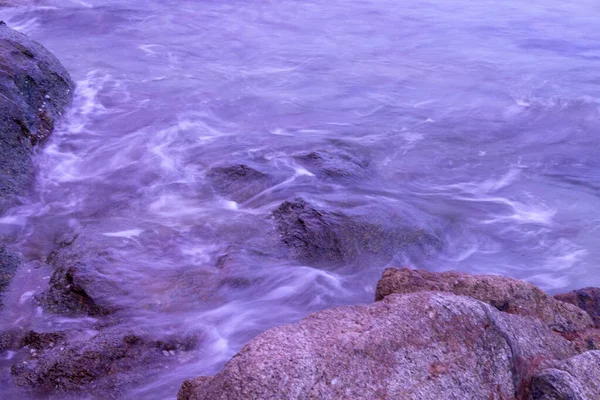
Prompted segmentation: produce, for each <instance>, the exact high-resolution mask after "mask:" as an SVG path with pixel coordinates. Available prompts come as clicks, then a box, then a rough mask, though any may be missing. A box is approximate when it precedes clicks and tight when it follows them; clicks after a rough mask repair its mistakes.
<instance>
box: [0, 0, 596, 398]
mask: <svg viewBox="0 0 600 400" xmlns="http://www.w3.org/2000/svg"><path fill="white" fill-rule="evenodd" d="M0 19H3V20H5V21H6V22H7V23H8V24H9V25H10V26H12V27H14V28H17V29H19V30H21V31H23V32H25V33H27V34H28V35H30V36H31V37H32V38H34V39H36V40H38V41H40V42H42V43H43V44H44V45H45V46H46V47H48V48H49V49H50V50H51V51H52V52H54V54H56V55H57V56H58V57H59V58H60V59H61V61H62V62H63V64H64V65H65V66H66V67H67V69H68V70H69V71H70V72H71V74H72V76H73V78H74V80H75V81H76V82H77V92H76V97H75V101H74V105H73V107H72V109H71V110H70V112H69V114H68V115H67V116H66V117H65V119H64V121H63V122H62V124H61V125H60V126H59V127H58V128H57V131H56V132H55V133H54V135H53V137H52V138H51V140H50V141H49V142H48V143H47V145H46V146H45V147H44V148H43V149H42V150H41V151H40V152H39V154H38V155H37V162H38V165H39V175H38V179H37V183H36V189H37V190H36V194H35V195H34V196H32V197H31V198H26V199H23V205H20V206H18V207H15V208H13V209H11V210H9V211H8V212H7V213H6V214H5V215H4V216H2V217H1V219H0V232H1V233H2V234H3V235H4V237H5V239H6V240H9V241H11V242H13V243H14V245H13V248H14V249H16V250H17V251H20V252H21V253H23V255H24V256H25V258H26V260H27V261H28V263H27V264H26V266H25V267H24V268H22V269H21V271H19V275H18V276H17V278H16V279H15V281H14V283H13V285H12V287H11V289H10V291H9V293H8V297H7V304H9V305H10V307H7V310H5V311H4V312H3V314H2V315H1V316H0V318H1V319H2V321H3V323H4V324H6V325H8V326H11V327H18V328H21V329H28V328H29V329H30V328H36V329H45V330H51V329H65V328H73V327H85V326H88V325H89V324H91V323H93V322H94V321H93V320H92V321H90V319H89V318H87V319H85V318H84V319H68V318H64V317H59V316H53V315H49V314H46V313H44V312H42V311H41V309H39V308H38V307H37V306H36V304H35V302H34V301H33V296H34V295H35V294H36V293H38V292H39V291H41V290H43V289H44V288H45V287H46V284H47V280H48V278H49V276H50V274H51V271H50V270H49V269H48V268H47V267H44V266H40V264H41V261H42V260H43V259H44V258H45V256H47V254H48V253H49V251H51V249H52V246H53V243H54V241H55V239H56V237H57V236H59V235H61V234H63V233H64V232H67V231H69V230H76V231H78V232H81V233H82V235H84V236H85V237H87V238H88V240H91V241H92V242H93V241H97V243H98V244H99V246H102V247H106V248H109V249H110V251H111V252H113V254H114V256H115V257H114V264H113V265H109V266H108V267H107V268H106V269H105V270H104V273H105V274H106V275H107V276H108V277H109V278H110V279H111V280H113V281H114V282H117V283H118V286H119V287H120V288H121V289H122V291H120V292H119V293H118V294H115V298H118V302H119V303H120V304H123V305H126V306H127V307H128V310H129V311H127V313H126V314H125V316H126V318H125V322H123V323H122V329H123V330H124V331H125V330H128V329H142V330H143V329H151V330H153V331H156V332H164V333H177V332H182V333H187V332H203V334H204V335H205V340H204V341H203V342H202V344H201V345H200V347H199V348H198V349H197V350H196V351H195V352H193V353H192V354H188V355H187V356H186V357H185V358H182V359H181V360H180V361H179V363H178V364H177V365H176V366H175V367H172V368H170V369H169V370H168V371H166V372H164V373H163V374H161V376H160V379H157V380H154V381H153V382H151V383H148V382H145V383H143V384H140V385H138V386H136V387H133V388H130V390H131V392H130V395H131V396H135V397H136V398H149V399H151V398H173V397H174V396H175V394H176V391H177V389H178V387H179V385H180V384H181V382H182V381H183V380H184V379H186V378H189V377H194V376H198V375H202V374H214V373H215V372H217V371H218V370H219V369H220V368H221V367H222V366H223V364H224V362H226V360H228V359H229V358H230V357H231V356H232V355H233V354H235V352H236V351H237V350H239V349H240V348H241V346H243V344H244V343H246V342H247V341H248V340H249V339H250V338H252V337H253V336H254V335H256V334H257V333H259V332H261V331H264V330H265V329H267V328H269V327H271V326H274V325H278V324H284V323H289V322H292V321H296V320H298V319H300V318H302V317H303V316H305V315H307V314H308V313H310V312H313V311H315V310H319V309H322V308H326V307H331V306H335V305H340V304H356V303H366V302H369V301H371V300H372V298H373V294H374V288H375V284H376V281H377V278H378V276H379V275H380V274H381V271H382V270H383V269H384V268H385V267H386V266H390V265H394V266H402V265H410V266H412V267H415V268H426V269H429V270H448V269H457V270H461V271H468V272H473V273H489V274H505V275H510V276H513V277H517V278H521V279H526V280H528V281H530V282H532V283H535V284H537V285H539V286H540V287H542V288H544V289H546V290H548V291H550V292H552V293H554V292H559V291H567V290H570V289H574V288H578V287H583V286H594V285H595V286H598V285H600V264H599V263H598V262H597V260H598V259H599V258H600V254H599V252H600V250H599V249H600V247H599V246H598V240H597V236H598V231H599V230H600V229H599V226H600V224H599V222H600V217H599V216H598V213H597V210H598V209H600V160H599V157H598V155H599V154H600V140H599V139H598V134H597V132H598V125H599V123H600V79H599V78H598V71H599V70H600V34H599V33H598V29H597V21H599V20H600V5H599V4H598V3H597V2H595V1H591V0H581V1H578V2H575V3H569V2H564V1H558V0H534V1H530V2H507V1H501V0H483V1H478V2H476V3H474V2H470V1H465V0H452V1H441V0H433V1H419V0H409V1H405V2H397V1H391V0H378V1H374V0H364V1H359V0H345V1H339V0H328V1H322V0H311V1H301V2H300V1H291V0H281V1H274V0H273V1H271V0H260V1H259V0H255V1H252V0H250V1H244V2H240V1H201V2H188V1H183V0H177V1H170V2H158V1H147V2H135V1H132V0H118V1H117V0H114V1H106V0H102V1H100V0H89V1H75V0H73V1H67V0H48V1H45V0H44V1H40V2H36V4H35V5H25V6H19V7H16V8H4V9H0ZM340 148H343V149H345V150H347V151H349V152H351V153H353V154H358V155H360V156H361V157H364V158H366V159H368V160H369V170H368V176H367V177H365V178H362V179H354V180H344V179H321V178H319V177H318V176H316V175H314V174H312V173H310V172H309V171H307V170H305V169H303V168H302V167H301V166H300V165H298V163H297V161H296V159H295V158H294V156H295V155H297V154H299V153H301V152H306V151H328V150H332V149H340ZM224 162H228V163H248V162H254V163H260V165H262V167H263V168H264V169H266V170H267V172H272V173H278V174H282V175H284V178H285V179H284V180H283V183H281V184H279V185H278V186H276V187H274V188H271V189H270V190H267V191H265V192H263V193H261V194H259V195H258V196H256V197H255V198H253V199H251V200H248V201H246V202H242V203H234V202H231V201H230V200H227V199H224V198H221V197H220V196H218V195H217V194H215V192H214V190H213V189H212V188H211V186H210V184H209V183H208V181H207V178H206V172H207V171H208V169H209V168H211V167H213V166H215V165H219V164H221V163H224ZM295 196H302V197H304V198H306V199H308V200H310V201H312V202H314V203H316V204H322V205H324V206H326V205H327V204H332V203H336V202H337V203H338V204H342V203H347V204H350V203H352V204H363V205H371V206H373V207H382V208H384V209H387V210H395V211H394V212H398V213H404V214H407V215H409V216H410V218H412V219H413V221H412V222H413V223H415V224H416V225H419V226H421V227H423V228H424V229H427V230H429V231H432V232H435V233H436V234H437V235H438V236H439V237H440V238H441V239H442V241H443V243H444V246H443V249H442V250H441V251H439V252H437V253H435V254H428V255H426V256H422V257H418V256H413V255H407V254H402V253H401V252H399V253H398V254H397V255H396V257H395V259H394V261H393V262H390V263H389V264H385V263H381V265H379V264H376V263H375V264H369V265H359V266H358V267H357V268H350V267H349V268H321V269H317V268H313V267H310V266H307V265H300V263H298V262H294V261H292V260H289V259H277V258H273V257H269V256H266V255H265V256H263V255H262V254H261V253H260V252H257V251H253V249H255V247H256V246H257V244H256V243H257V241H258V242H260V243H261V244H262V245H264V244H265V243H266V242H267V241H268V239H266V238H267V237H272V234H273V232H272V229H273V225H272V222H271V220H270V219H269V213H270V211H272V210H273V209H275V208H276V207H277V206H278V205H279V204H280V203H281V202H282V201H284V200H286V199H289V198H293V197H295ZM90 238H91V239H90ZM263 238H264V239H263ZM261 240H262V242H261ZM232 248H234V249H236V250H235V251H237V253H236V254H237V256H236V257H235V258H234V261H233V262H232V263H231V266H229V267H228V268H226V269H225V270H220V269H218V268H217V267H216V265H217V262H218V260H219V258H220V257H221V256H222V255H223V254H225V253H228V252H230V249H232ZM224 278H227V279H234V280H235V279H245V281H244V282H250V284H248V285H246V284H244V285H225V286H223V285H222V284H221V283H220V282H222V279H224Z"/></svg>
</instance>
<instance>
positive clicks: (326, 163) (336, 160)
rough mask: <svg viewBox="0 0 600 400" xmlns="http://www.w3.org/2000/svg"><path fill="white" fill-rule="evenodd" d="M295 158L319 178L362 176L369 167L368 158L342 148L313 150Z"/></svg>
mask: <svg viewBox="0 0 600 400" xmlns="http://www.w3.org/2000/svg"><path fill="white" fill-rule="evenodd" d="M295 158H296V160H297V161H298V162H299V163H300V164H302V166H304V167H305V168H306V169H308V170H309V171H310V172H312V173H313V174H315V175H316V176H318V177H319V178H364V177H365V176H366V174H367V171H368V167H369V159H368V158H366V157H360V156H358V155H355V154H352V153H350V152H348V151H345V150H342V149H333V150H325V151H313V152H310V153H303V154H300V155H298V156H296V157H295Z"/></svg>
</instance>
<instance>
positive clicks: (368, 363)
mask: <svg viewBox="0 0 600 400" xmlns="http://www.w3.org/2000/svg"><path fill="white" fill-rule="evenodd" d="M573 355H575V350H574V349H573V347H572V345H571V344H570V343H569V342H568V341H567V340H564V339H563V338H562V337H560V335H557V334H555V333H553V332H552V331H551V330H550V329H549V328H548V327H547V326H546V325H545V324H543V323H542V322H540V321H536V320H534V319H531V318H527V317H523V316H520V315H511V314H507V313H504V312H501V311H498V310H497V309H496V308H494V307H491V306H489V305H488V304H485V303H483V302H480V301H478V300H475V299H471V298H468V297H464V296H456V295H454V294H451V293H436V292H419V293H412V294H405V295H398V294H393V295H390V296H387V297H386V298H385V299H384V300H382V301H380V302H376V303H374V304H371V305H363V306H353V307H340V308H334V309H329V310H325V311H321V312H318V313H315V314H313V315H311V316H309V317H307V318H305V319H303V320H302V321H300V322H299V323H296V324H292V325H287V326H281V327H276V328H273V329H270V330H268V331H266V332H264V333H262V334H260V335H258V336H257V337H256V338H254V339H253V340H252V341H251V342H250V343H248V344H247V345H246V346H245V347H244V348H243V349H242V350H241V351H240V352H239V353H238V354H237V355H236V356H234V357H233V358H232V359H231V360H230V361H229V362H228V363H227V364H226V365H225V367H224V369H223V370H222V371H221V372H220V373H218V374H217V375H215V376H214V377H212V378H207V377H203V378H202V379H194V380H190V381H187V382H186V383H184V385H183V386H182V389H181V391H180V393H179V397H178V399H180V400H183V399H206V400H208V399H210V400H218V399H228V400H233V399H244V400H246V399H261V400H262V399H283V398H284V399H307V398H314V399H343V398H347V399H379V398H382V399H405V400H411V399H415V400H416V399H419V400H429V399H431V400H433V399H513V398H519V397H518V396H519V393H523V392H525V389H524V387H525V386H526V385H528V384H529V382H530V378H531V374H533V373H534V372H535V370H536V367H537V366H538V365H540V363H542V362H543V361H544V360H555V359H559V360H560V359H564V358H567V357H571V356H573ZM527 387H528V386H527Z"/></svg>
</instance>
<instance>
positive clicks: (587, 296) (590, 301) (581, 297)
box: [554, 287, 600, 328]
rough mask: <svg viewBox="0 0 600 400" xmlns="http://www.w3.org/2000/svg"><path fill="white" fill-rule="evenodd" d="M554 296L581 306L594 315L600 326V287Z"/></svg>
mask: <svg viewBox="0 0 600 400" xmlns="http://www.w3.org/2000/svg"><path fill="white" fill-rule="evenodd" d="M554 298H556V299H558V300H560V301H564V302H567V303H571V304H574V305H576V306H577V307H579V308H581V309H582V310H584V311H585V312H587V313H588V314H589V316H590V317H592V320H593V321H594V324H595V326H596V328H600V288H593V287H588V288H584V289H579V290H574V291H572V292H569V293H565V294H557V295H556V296H554Z"/></svg>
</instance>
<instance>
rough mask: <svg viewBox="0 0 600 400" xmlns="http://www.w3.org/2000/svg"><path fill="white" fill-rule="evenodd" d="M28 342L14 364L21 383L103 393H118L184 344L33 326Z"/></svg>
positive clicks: (60, 390) (36, 387) (55, 389)
mask: <svg viewBox="0 0 600 400" xmlns="http://www.w3.org/2000/svg"><path fill="white" fill-rule="evenodd" d="M23 344H26V345H27V346H28V348H29V349H30V350H31V351H30V352H29V359H27V360H25V361H21V362H18V363H17V364H15V365H13V367H12V369H11V373H12V375H13V377H14V380H15V382H16V383H17V385H19V386H22V387H25V388H28V389H32V390H34V391H35V392H37V393H40V394H50V393H54V394H56V393H64V392H77V391H82V390H85V391H88V392H91V393H94V394H95V395H97V396H100V397H97V398H107V397H114V396H115V394H118V393H119V392H120V391H121V390H123V389H124V388H125V387H126V386H129V385H131V384H132V383H134V382H139V381H140V380H141V379H144V378H146V377H147V376H149V375H150V374H151V373H153V372H156V371H157V370H158V369H160V368H162V367H164V366H165V365H168V364H169V363H171V362H173V361H174V360H175V359H176V357H175V356H174V355H177V353H176V352H175V350H178V349H179V347H178V344H177V342H174V341H172V340H171V341H168V340H165V341H155V340H149V339H146V338H143V337H141V336H138V335H135V334H129V335H122V334H118V333H114V332H110V331H105V332H89V331H63V332H53V333H36V332H29V333H28V334H27V336H26V338H25V340H24V342H23ZM190 347H193V346H187V345H186V346H185V348H190ZM106 393H108V394H110V396H107V395H106Z"/></svg>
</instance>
